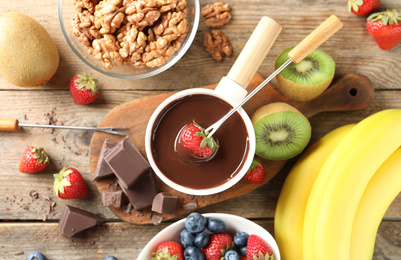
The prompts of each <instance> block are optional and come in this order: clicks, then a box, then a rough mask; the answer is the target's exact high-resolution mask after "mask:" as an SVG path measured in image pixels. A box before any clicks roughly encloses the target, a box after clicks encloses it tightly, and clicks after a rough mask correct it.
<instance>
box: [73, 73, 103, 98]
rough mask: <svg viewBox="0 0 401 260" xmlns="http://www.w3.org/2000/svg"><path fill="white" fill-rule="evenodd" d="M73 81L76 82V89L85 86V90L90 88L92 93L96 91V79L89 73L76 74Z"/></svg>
mask: <svg viewBox="0 0 401 260" xmlns="http://www.w3.org/2000/svg"><path fill="white" fill-rule="evenodd" d="M74 82H75V83H78V90H81V89H82V88H85V90H91V91H92V93H94V94H95V93H97V92H98V86H97V83H98V81H97V79H94V78H92V77H91V76H89V75H86V74H78V75H77V78H76V79H75V80H74Z"/></svg>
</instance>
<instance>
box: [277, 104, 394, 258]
mask: <svg viewBox="0 0 401 260" xmlns="http://www.w3.org/2000/svg"><path fill="white" fill-rule="evenodd" d="M399 133H401V109H388V110H383V111H381V112H378V113H376V114H373V115H371V116H369V117H367V118H365V119H364V120H362V121H361V122H359V123H358V124H356V125H347V126H343V127H340V128H338V129H335V130H333V131H332V132H330V133H328V134H327V135H325V136H324V137H322V138H321V139H320V140H319V141H318V142H316V143H315V144H313V145H312V146H311V147H310V148H309V149H307V150H306V151H305V152H304V154H303V155H302V156H301V157H300V159H299V160H298V161H297V163H296V164H295V165H294V167H293V168H292V169H291V172H290V173H289V175H288V177H287V179H286V181H285V183H284V185H283V188H282V191H281V193H280V197H279V200H278V203H277V208H276V215H275V226H274V228H275V237H276V240H277V243H278V245H279V248H280V252H281V255H282V259H284V260H291V259H305V260H314V259H319V260H321V259H325V260H330V259H336V260H337V259H352V260H354V259H355V260H363V259H372V254H373V249H374V243H375V238H376V232H377V229H378V226H379V224H380V222H381V219H382V218H383V215H384V213H385V211H386V209H387V207H388V206H389V205H390V203H391V202H392V201H393V199H394V198H395V197H396V196H397V195H398V193H399V192H400V191H401V167H400V166H401V148H400V146H401V135H400V134H399ZM378 194H380V195H378ZM372 205H375V206H374V207H375V208H374V210H372Z"/></svg>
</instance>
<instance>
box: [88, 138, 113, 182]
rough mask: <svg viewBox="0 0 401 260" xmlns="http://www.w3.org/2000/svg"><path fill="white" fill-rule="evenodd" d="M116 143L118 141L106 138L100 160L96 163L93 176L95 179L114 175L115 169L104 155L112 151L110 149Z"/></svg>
mask: <svg viewBox="0 0 401 260" xmlns="http://www.w3.org/2000/svg"><path fill="white" fill-rule="evenodd" d="M116 145H117V143H116V142H114V141H112V140H110V139H109V138H106V140H104V142H103V146H102V150H101V151H100V155H99V160H98V162H97V165H96V170H95V174H94V176H93V180H94V181H95V180H97V179H100V178H103V177H108V176H112V175H114V173H113V170H112V169H111V168H110V166H109V165H108V164H107V162H106V161H105V160H104V156H105V155H106V154H107V153H108V152H110V150H111V149H112V148H113V147H114V146H116Z"/></svg>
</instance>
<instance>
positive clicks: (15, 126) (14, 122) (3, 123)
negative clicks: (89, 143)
mask: <svg viewBox="0 0 401 260" xmlns="http://www.w3.org/2000/svg"><path fill="white" fill-rule="evenodd" d="M20 127H44V128H57V129H76V130H89V131H99V132H105V133H109V134H114V135H127V134H126V133H122V132H118V131H115V130H121V129H127V127H125V126H110V127H91V126H89V127H86V126H66V125H35V124H21V123H19V122H18V119H14V118H0V131H8V132H16V131H19V128H20Z"/></svg>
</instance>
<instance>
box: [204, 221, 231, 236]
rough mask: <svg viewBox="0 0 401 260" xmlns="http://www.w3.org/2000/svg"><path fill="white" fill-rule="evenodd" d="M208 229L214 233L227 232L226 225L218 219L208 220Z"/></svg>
mask: <svg viewBox="0 0 401 260" xmlns="http://www.w3.org/2000/svg"><path fill="white" fill-rule="evenodd" d="M207 229H209V231H210V232H212V233H215V234H217V233H224V232H226V223H224V221H223V220H221V219H218V218H210V219H208V223H207Z"/></svg>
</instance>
